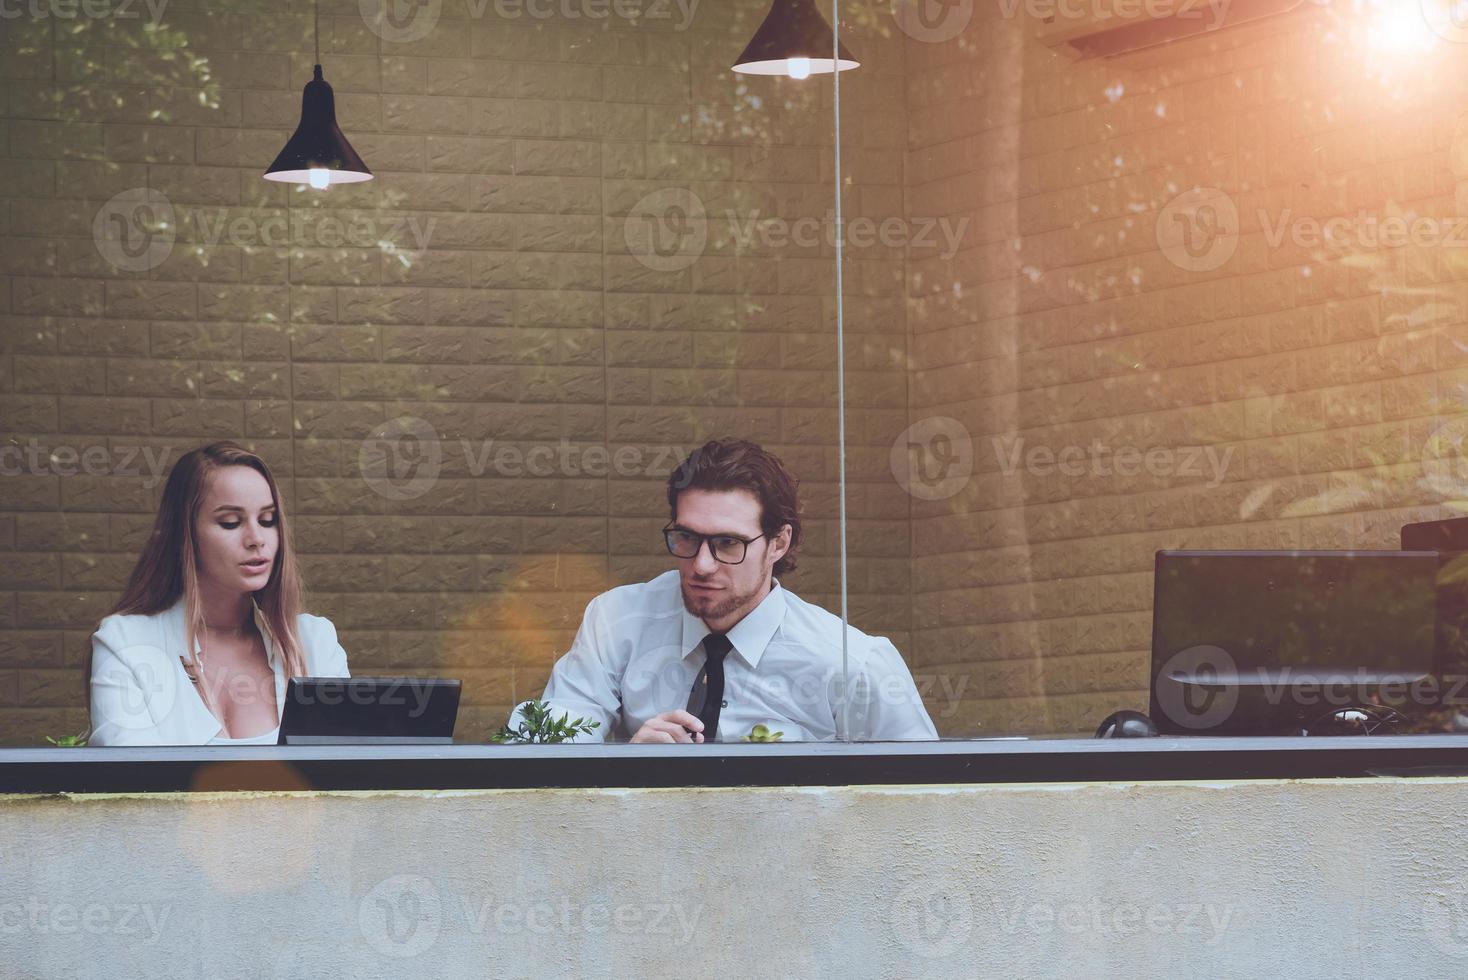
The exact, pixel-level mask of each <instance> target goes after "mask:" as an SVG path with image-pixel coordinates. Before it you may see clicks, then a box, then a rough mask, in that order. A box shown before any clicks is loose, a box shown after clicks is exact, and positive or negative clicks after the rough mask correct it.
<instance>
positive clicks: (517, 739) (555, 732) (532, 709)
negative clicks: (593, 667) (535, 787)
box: [489, 700, 601, 745]
mask: <svg viewBox="0 0 1468 980" xmlns="http://www.w3.org/2000/svg"><path fill="white" fill-rule="evenodd" d="M599 727H601V722H599V721H588V720H587V719H585V718H577V719H575V720H572V719H571V716H570V714H569V713H567V712H562V713H561V717H559V718H552V717H551V706H550V705H548V704H546V703H545V702H544V701H540V700H536V701H528V702H526V704H525V710H524V711H522V712H520V724H519V725H517V726H516V727H514V728H511V727H510V726H509V725H505V726H504V727H503V728H501V729H500V730H499V731H498V732H496V733H495V734H493V735H491V736H490V737H489V740H490V741H491V742H497V743H499V744H501V745H504V744H510V745H531V744H537V745H549V744H553V743H555V742H564V741H566V740H567V739H570V738H575V737H576V736H577V735H590V734H591V733H592V732H593V731H595V730H596V729H597V728H599Z"/></svg>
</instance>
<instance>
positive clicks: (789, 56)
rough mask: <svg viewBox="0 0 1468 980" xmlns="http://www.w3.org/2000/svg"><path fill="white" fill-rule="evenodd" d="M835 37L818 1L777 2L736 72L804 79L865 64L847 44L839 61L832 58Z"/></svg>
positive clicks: (736, 64) (742, 56) (755, 35)
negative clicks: (853, 54) (820, 9)
mask: <svg viewBox="0 0 1468 980" xmlns="http://www.w3.org/2000/svg"><path fill="white" fill-rule="evenodd" d="M832 36H833V35H832V31H831V25H830V24H828V23H827V22H826V18H825V17H822V16H821V12H820V11H819V10H817V9H816V0H775V2H774V4H773V5H771V7H770V12H769V13H768V14H766V15H765V22H764V23H763V24H761V25H760V26H759V30H757V31H755V32H754V38H753V40H751V41H750V42H749V46H748V47H746V48H745V49H744V53H743V54H741V55H740V56H739V60H738V61H736V62H734V70H735V71H737V72H741V73H743V74H746V75H788V76H790V77H792V78H804V77H806V76H807V75H820V74H829V73H831V72H833V71H847V70H849V69H852V68H856V67H858V66H859V65H860V64H861V62H859V61H857V60H856V59H855V58H854V57H852V54H851V52H850V51H848V50H846V45H844V44H841V45H839V48H838V49H837V50H838V51H839V59H835V58H832V57H831V53H832V47H833V45H832ZM838 43H839V42H838Z"/></svg>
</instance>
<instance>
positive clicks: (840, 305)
mask: <svg viewBox="0 0 1468 980" xmlns="http://www.w3.org/2000/svg"><path fill="white" fill-rule="evenodd" d="M831 60H832V65H833V66H834V67H835V70H834V71H832V72H831V78H832V79H833V84H834V86H835V94H834V96H833V101H832V111H833V113H834V115H835V123H836V125H835V130H834V132H835V138H836V486H837V490H838V493H837V498H838V508H839V511H838V513H839V520H838V523H839V527H838V528H837V537H838V539H839V541H840V555H841V570H840V577H841V677H842V680H843V681H844V685H845V691H844V692H843V697H842V699H841V717H842V726H841V727H842V729H843V730H844V731H845V732H846V738H847V739H848V740H849V739H850V738H851V673H850V663H849V659H848V650H847V641H846V634H847V623H848V622H849V620H848V618H847V608H846V592H847V578H846V324H845V320H844V317H843V313H844V306H845V301H844V299H843V297H842V294H841V290H842V276H841V237H842V236H841V0H831Z"/></svg>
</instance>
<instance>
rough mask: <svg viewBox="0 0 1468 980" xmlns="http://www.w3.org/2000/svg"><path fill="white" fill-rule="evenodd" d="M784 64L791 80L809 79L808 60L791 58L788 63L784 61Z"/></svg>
mask: <svg viewBox="0 0 1468 980" xmlns="http://www.w3.org/2000/svg"><path fill="white" fill-rule="evenodd" d="M785 64H786V66H787V67H788V68H789V71H790V77H791V78H809V77H810V59H809V58H791V59H789V60H788V61H786V62H785Z"/></svg>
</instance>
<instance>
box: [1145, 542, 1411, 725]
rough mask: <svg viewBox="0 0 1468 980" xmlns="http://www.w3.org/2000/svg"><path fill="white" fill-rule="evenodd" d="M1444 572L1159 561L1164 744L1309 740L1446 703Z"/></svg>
mask: <svg viewBox="0 0 1468 980" xmlns="http://www.w3.org/2000/svg"><path fill="white" fill-rule="evenodd" d="M1437 576H1438V556H1437V553H1436V552H1431V551H1159V552H1158V553H1157V558H1156V571H1155V585H1154V595H1153V609H1152V696H1151V709H1150V714H1151V716H1152V719H1153V721H1154V722H1155V723H1156V725H1157V729H1158V732H1159V734H1163V735H1284V734H1299V733H1300V732H1301V731H1302V730H1305V729H1307V728H1310V727H1311V726H1312V725H1313V724H1314V723H1316V722H1318V721H1319V719H1320V718H1321V717H1322V716H1327V715H1329V714H1330V712H1332V711H1334V710H1340V709H1343V708H1356V707H1358V706H1361V705H1371V704H1380V703H1382V702H1381V698H1383V697H1384V696H1388V695H1391V694H1393V693H1398V692H1399V694H1398V696H1399V698H1400V699H1401V700H1402V701H1403V702H1412V703H1413V704H1415V703H1417V702H1421V701H1433V700H1435V699H1436V698H1437V697H1438V695H1437V694H1435V693H1433V692H1432V691H1428V690H1426V688H1425V685H1427V684H1429V683H1430V682H1431V681H1433V678H1432V676H1431V675H1432V670H1433V648H1434V628H1435V621H1436V583H1437ZM1413 685H1416V686H1415V687H1414V686H1413ZM1383 692H1386V694H1385V695H1384V693H1383ZM1394 706H1395V707H1401V705H1394ZM1402 710H1403V711H1405V710H1407V708H1406V707H1402Z"/></svg>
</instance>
